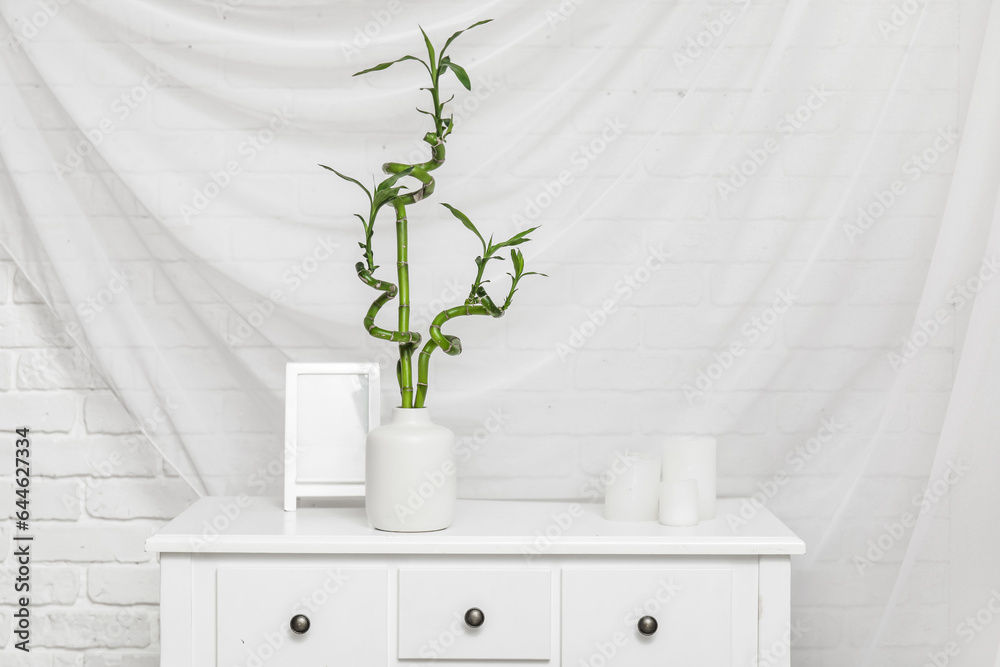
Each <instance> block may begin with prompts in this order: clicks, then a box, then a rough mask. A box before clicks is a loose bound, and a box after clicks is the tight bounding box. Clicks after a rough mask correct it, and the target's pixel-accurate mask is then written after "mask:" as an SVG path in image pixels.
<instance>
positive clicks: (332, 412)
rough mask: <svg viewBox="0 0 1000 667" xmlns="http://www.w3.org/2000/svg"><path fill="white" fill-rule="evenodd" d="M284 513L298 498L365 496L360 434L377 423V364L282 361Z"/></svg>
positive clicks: (363, 449) (366, 433)
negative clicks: (285, 364)
mask: <svg viewBox="0 0 1000 667" xmlns="http://www.w3.org/2000/svg"><path fill="white" fill-rule="evenodd" d="M285 382H286V385H285V511H286V512H292V511H295V509H296V508H297V506H298V500H299V498H345V497H357V496H364V494H365V438H366V437H367V435H368V431H370V430H371V429H373V428H375V427H376V426H378V425H379V367H378V364H377V363H374V362H371V363H316V364H303V363H292V364H288V365H287V367H286V371H285Z"/></svg>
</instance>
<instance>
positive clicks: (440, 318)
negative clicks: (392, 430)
mask: <svg viewBox="0 0 1000 667" xmlns="http://www.w3.org/2000/svg"><path fill="white" fill-rule="evenodd" d="M476 299H477V300H478V303H472V302H471V301H472V300H471V299H470V300H469V301H467V302H466V303H465V304H463V305H461V306H454V307H453V308H448V309H447V310H444V311H442V312H440V313H438V315H437V317H435V318H434V321H433V322H431V326H430V330H429V331H428V334H429V335H430V338H428V340H427V342H426V343H424V347H423V349H422V350H420V357H419V359H418V360H417V396H416V401H415V402H414V405H413V407H416V408H422V407H424V401H425V400H426V399H427V379H428V375H429V373H430V363H431V355H432V354H433V353H434V350H437V349H439V348H440V349H441V351H442V352H444V353H445V354H447V355H448V356H451V357H454V356H458V355H460V354H462V340H461V339H460V338H459V337H458V336H449V335H446V334H443V333H441V327H442V326H443V325H444V324H445V323H446V322H448V321H449V320H451V319H453V318H455V317H464V316H467V315H489V316H490V317H503V314H504V311H503V309H502V308H499V307H497V305H496V304H495V303H493V300H492V299H491V298H490V296H489V295H488V294H487V293H486V290H485V289H484V288H483V287H479V289H478V290H477V291H476Z"/></svg>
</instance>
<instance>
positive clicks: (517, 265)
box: [510, 249, 524, 275]
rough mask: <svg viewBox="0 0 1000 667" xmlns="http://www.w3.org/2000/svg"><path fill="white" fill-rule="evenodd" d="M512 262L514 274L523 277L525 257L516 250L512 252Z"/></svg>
mask: <svg viewBox="0 0 1000 667" xmlns="http://www.w3.org/2000/svg"><path fill="white" fill-rule="evenodd" d="M510 261H511V262H513V264H514V273H516V274H517V275H521V273H522V272H523V271H524V255H522V254H521V251H519V250H517V249H514V250H511V251H510Z"/></svg>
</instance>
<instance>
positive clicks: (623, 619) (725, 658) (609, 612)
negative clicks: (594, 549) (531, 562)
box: [562, 562, 757, 667]
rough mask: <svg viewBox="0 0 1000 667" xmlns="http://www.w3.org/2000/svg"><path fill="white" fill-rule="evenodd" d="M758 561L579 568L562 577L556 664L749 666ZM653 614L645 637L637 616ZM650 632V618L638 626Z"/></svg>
mask: <svg viewBox="0 0 1000 667" xmlns="http://www.w3.org/2000/svg"><path fill="white" fill-rule="evenodd" d="M755 565H756V563H755V562H754V563H734V564H733V566H732V567H717V568H705V569H701V568H697V567H691V568H669V569H667V568H665V569H577V568H567V569H565V570H564V571H563V574H562V586H563V588H562V664H563V665H573V666H574V667H575V666H577V665H601V664H612V663H614V664H618V665H628V666H629V667H653V666H654V665H656V666H657V667H659V666H661V665H704V666H705V667H709V666H710V667H742V666H743V665H751V664H754V663H753V662H752V660H753V659H754V657H755V656H756V649H757V575H756V572H757V570H756V567H755ZM647 616H648V617H651V618H652V619H654V620H655V622H656V628H655V631H654V632H653V633H652V634H650V635H645V634H643V633H642V632H640V630H639V625H640V620H641V619H643V618H644V617H647ZM643 627H644V629H645V630H646V631H649V630H651V629H652V628H651V625H650V624H649V622H648V620H647V621H646V623H645V624H644V625H643Z"/></svg>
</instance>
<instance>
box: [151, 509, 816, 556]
mask: <svg viewBox="0 0 1000 667" xmlns="http://www.w3.org/2000/svg"><path fill="white" fill-rule="evenodd" d="M748 506H749V505H748V503H747V502H746V501H743V500H741V499H737V498H720V499H719V501H718V508H717V513H716V518H715V519H713V520H711V521H702V522H701V523H700V524H698V525H697V526H692V527H689V528H671V527H667V526H661V525H660V524H658V523H656V522H651V521H648V522H637V523H618V522H611V521H606V520H605V519H604V518H603V516H602V506H601V505H600V504H599V503H573V502H566V501H521V500H460V501H458V508H457V511H456V514H455V520H454V522H453V523H452V525H451V527H449V528H448V529H446V530H443V531H438V532H434V533H386V532H381V531H377V530H375V529H374V528H372V527H371V526H370V525H369V523H368V521H367V519H366V518H365V512H364V508H362V507H359V506H352V507H304V508H300V509H299V510H298V511H296V512H285V511H284V510H283V509H282V504H281V499H280V498H277V497H256V498H248V497H245V496H244V497H239V498H237V497H222V496H219V497H207V498H201V499H200V500H198V501H197V502H195V503H194V504H193V505H191V506H190V507H189V508H187V509H186V510H185V511H184V512H182V513H181V514H180V515H179V516H178V517H177V518H175V519H174V520H173V521H171V522H170V523H168V524H167V525H166V526H164V527H163V528H162V529H161V530H160V531H159V532H157V533H156V534H155V535H153V536H152V537H151V538H150V539H149V540H148V541H147V542H146V549H147V551H151V552H156V553H161V552H173V553H230V554H232V553H258V554H259V553H281V554H296V553H303V554H435V553H448V554H483V555H502V554H517V555H523V554H526V553H531V554H537V555H560V554H561V555H607V554H616V555H691V556H694V555H795V554H803V553H805V543H804V542H802V540H801V539H799V538H798V537H797V536H796V535H795V534H794V533H792V532H791V531H790V530H789V529H788V528H787V527H786V526H785V525H784V524H782V523H781V521H779V520H778V519H777V518H776V517H775V516H774V515H773V514H771V513H770V512H769V511H767V510H766V509H753V511H749V510H748ZM749 507H752V506H749Z"/></svg>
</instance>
